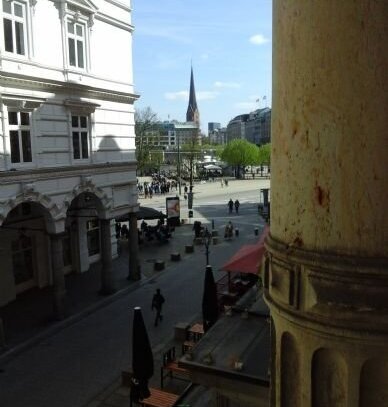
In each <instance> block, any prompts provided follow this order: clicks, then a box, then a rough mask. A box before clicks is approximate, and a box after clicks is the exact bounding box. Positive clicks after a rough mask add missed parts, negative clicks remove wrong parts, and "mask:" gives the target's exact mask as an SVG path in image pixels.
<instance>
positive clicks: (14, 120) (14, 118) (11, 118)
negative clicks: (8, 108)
mask: <svg viewBox="0 0 388 407" xmlns="http://www.w3.org/2000/svg"><path fill="white" fill-rule="evenodd" d="M8 123H9V124H18V114H17V112H8Z"/></svg>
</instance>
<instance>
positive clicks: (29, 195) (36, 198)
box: [0, 183, 66, 226]
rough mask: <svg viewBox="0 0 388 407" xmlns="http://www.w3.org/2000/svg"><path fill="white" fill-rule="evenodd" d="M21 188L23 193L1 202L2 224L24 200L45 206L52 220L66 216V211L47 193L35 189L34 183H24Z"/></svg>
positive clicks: (0, 221) (0, 222)
mask: <svg viewBox="0 0 388 407" xmlns="http://www.w3.org/2000/svg"><path fill="white" fill-rule="evenodd" d="M21 188H22V192H21V193H19V194H18V195H16V196H15V197H13V198H11V199H8V200H6V201H4V202H0V226H1V224H2V223H3V222H4V220H5V219H6V218H7V216H8V213H9V212H10V211H11V210H12V209H14V208H16V207H17V206H18V205H20V204H22V203H24V202H35V203H37V204H39V205H41V206H43V207H44V208H45V209H46V210H47V211H48V213H49V214H50V216H51V220H52V221H57V220H62V219H64V218H65V217H66V213H62V212H61V210H60V209H59V208H58V206H57V205H56V204H55V203H54V202H53V201H52V200H51V199H50V198H49V197H48V196H47V195H45V194H41V193H40V192H37V191H35V188H34V186H33V183H30V184H23V185H22V187H21Z"/></svg>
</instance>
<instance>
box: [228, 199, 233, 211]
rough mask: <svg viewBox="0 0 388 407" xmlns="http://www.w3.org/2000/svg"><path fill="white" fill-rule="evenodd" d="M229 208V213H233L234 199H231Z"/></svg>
mask: <svg viewBox="0 0 388 407" xmlns="http://www.w3.org/2000/svg"><path fill="white" fill-rule="evenodd" d="M228 206H229V213H232V212H233V201H232V198H230V199H229V202H228Z"/></svg>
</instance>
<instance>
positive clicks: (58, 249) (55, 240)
mask: <svg viewBox="0 0 388 407" xmlns="http://www.w3.org/2000/svg"><path fill="white" fill-rule="evenodd" d="M62 236H63V235H62V234H55V235H50V238H51V264H52V273H53V285H54V315H55V318H56V319H58V320H61V319H63V318H64V317H65V298H66V284H65V275H64V272H63V267H64V266H63V246H62Z"/></svg>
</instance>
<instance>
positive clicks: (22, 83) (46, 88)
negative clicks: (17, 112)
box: [0, 75, 140, 104]
mask: <svg viewBox="0 0 388 407" xmlns="http://www.w3.org/2000/svg"><path fill="white" fill-rule="evenodd" d="M97 79H98V78H97ZM0 86H5V87H11V86H14V87H18V88H23V89H29V90H39V91H43V92H50V93H63V92H66V93H68V92H78V93H79V94H80V96H81V95H82V96H84V97H88V98H91V99H101V100H107V101H113V102H118V103H129V104H132V103H134V102H135V101H136V100H137V99H138V98H139V97H140V96H139V95H138V94H135V93H124V92H115V91H112V90H109V89H103V88H94V87H90V86H87V85H82V84H76V83H69V82H53V81H50V82H49V81H46V82H44V81H42V80H35V79H32V78H21V77H16V76H6V75H0ZM17 97H18V98H20V99H22V97H20V96H17ZM28 99H29V100H30V99H32V98H28ZM35 99H38V98H35ZM45 100H46V99H44V100H43V101H45Z"/></svg>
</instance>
